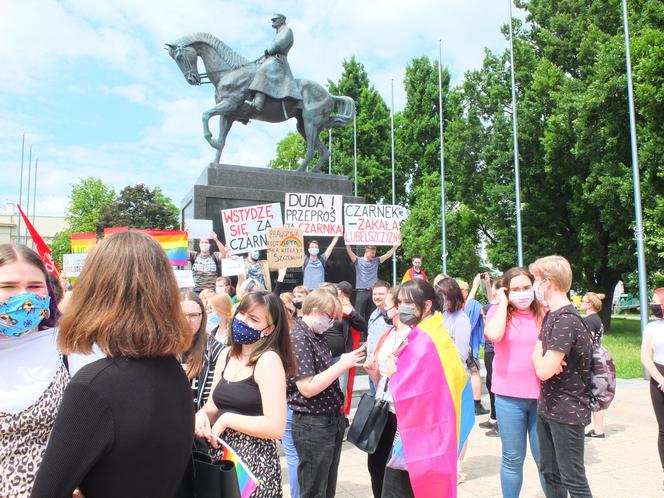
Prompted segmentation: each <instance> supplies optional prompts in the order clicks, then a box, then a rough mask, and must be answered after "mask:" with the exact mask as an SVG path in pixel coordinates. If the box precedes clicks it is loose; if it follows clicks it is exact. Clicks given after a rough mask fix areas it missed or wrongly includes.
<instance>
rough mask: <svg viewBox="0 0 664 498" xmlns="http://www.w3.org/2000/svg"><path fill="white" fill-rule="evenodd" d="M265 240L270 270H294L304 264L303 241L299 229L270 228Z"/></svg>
mask: <svg viewBox="0 0 664 498" xmlns="http://www.w3.org/2000/svg"><path fill="white" fill-rule="evenodd" d="M267 240H268V246H267V264H268V266H269V267H270V269H276V268H295V267H298V266H302V265H303V264H304V241H303V240H302V230H300V229H299V228H272V229H270V232H269V234H268V239H267Z"/></svg>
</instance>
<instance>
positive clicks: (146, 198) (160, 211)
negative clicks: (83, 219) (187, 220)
mask: <svg viewBox="0 0 664 498" xmlns="http://www.w3.org/2000/svg"><path fill="white" fill-rule="evenodd" d="M179 213H180V210H179V209H178V208H177V206H175V205H174V204H173V202H172V201H171V199H169V198H168V197H165V196H164V194H163V193H162V191H161V189H160V188H159V187H155V188H154V189H150V188H149V187H147V186H146V185H144V184H142V183H141V184H138V185H134V186H128V187H125V188H124V189H122V191H121V192H120V194H119V195H118V197H117V199H116V200H115V201H113V202H112V203H110V204H108V205H107V206H105V207H104V208H103V209H102V211H101V214H100V216H99V221H98V223H97V233H98V234H101V233H102V232H103V230H104V228H106V227H113V226H128V227H129V228H143V229H162V230H164V229H177V228H178V227H179V224H180V223H179V221H178V217H179Z"/></svg>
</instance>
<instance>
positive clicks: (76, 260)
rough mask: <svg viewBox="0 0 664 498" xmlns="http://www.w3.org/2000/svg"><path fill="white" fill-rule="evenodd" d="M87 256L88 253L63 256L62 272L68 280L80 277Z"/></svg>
mask: <svg viewBox="0 0 664 498" xmlns="http://www.w3.org/2000/svg"><path fill="white" fill-rule="evenodd" d="M87 256H88V253H87V252H83V253H76V254H63V255H62V266H63V268H62V271H63V272H64V274H65V275H66V276H67V278H69V277H78V276H79V275H80V274H81V270H82V269H83V266H84V265H85V258H87Z"/></svg>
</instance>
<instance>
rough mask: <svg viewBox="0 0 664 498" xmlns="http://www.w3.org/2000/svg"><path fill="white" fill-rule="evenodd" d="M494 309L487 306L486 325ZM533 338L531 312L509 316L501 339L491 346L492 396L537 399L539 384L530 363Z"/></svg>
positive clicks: (533, 325)
mask: <svg viewBox="0 0 664 498" xmlns="http://www.w3.org/2000/svg"><path fill="white" fill-rule="evenodd" d="M496 309H497V306H492V307H491V309H490V310H489V312H488V313H487V317H486V319H487V322H488V321H489V320H491V318H492V317H493V316H494V315H495V314H496ZM537 336H538V329H537V323H536V322H535V315H533V314H532V313H531V312H527V313H522V312H519V311H515V312H514V313H512V317H511V319H510V321H509V322H508V323H507V327H506V328H505V335H504V336H503V338H502V340H501V341H499V342H494V343H493V347H494V351H495V353H496V355H495V356H494V358H493V376H492V377H491V391H492V392H493V393H494V394H500V395H501V396H511V397H513V398H525V399H537V398H539V394H540V381H539V379H538V378H537V375H535V367H533V363H532V360H531V358H532V355H533V350H534V349H535V343H536V342H537Z"/></svg>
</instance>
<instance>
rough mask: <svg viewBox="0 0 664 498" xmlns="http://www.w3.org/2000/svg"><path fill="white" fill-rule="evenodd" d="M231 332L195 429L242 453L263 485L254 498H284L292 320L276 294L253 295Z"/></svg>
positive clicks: (213, 441)
mask: <svg viewBox="0 0 664 498" xmlns="http://www.w3.org/2000/svg"><path fill="white" fill-rule="evenodd" d="M231 329H232V333H231V336H230V347H228V348H226V349H224V351H223V352H222V354H221V355H220V357H219V361H218V362H217V367H216V368H215V372H214V380H213V382H212V395H211V396H210V398H209V399H208V401H207V403H205V405H203V407H202V408H201V409H200V410H199V411H198V413H196V425H195V428H194V431H195V434H196V436H198V437H206V438H207V439H208V440H209V441H210V443H211V444H212V446H213V447H215V448H217V447H218V446H219V444H218V441H217V436H221V437H223V439H224V440H225V441H226V442H227V443H228V444H229V446H230V447H231V448H233V449H234V450H235V451H236V452H237V453H238V455H239V456H240V458H242V459H243V460H244V462H245V463H246V464H247V466H248V467H249V469H250V470H251V471H252V472H253V473H254V475H256V477H257V478H258V481H259V483H258V487H257V488H256V490H255V491H254V493H253V494H252V495H251V496H252V498H262V497H265V498H267V497H269V498H273V497H278V496H282V491H281V467H280V464H279V454H278V452H277V445H276V442H275V440H276V439H280V438H281V437H282V436H283V434H284V429H285V427H286V377H287V376H291V375H293V374H294V372H295V360H294V357H293V352H292V349H291V340H290V331H289V319H288V316H287V315H286V311H285V309H284V306H283V304H282V303H281V300H280V299H279V297H278V296H276V295H275V294H273V293H271V292H266V291H256V292H250V293H249V294H247V295H246V296H245V297H244V298H243V299H242V301H241V302H240V304H239V305H238V308H237V310H236V313H235V316H234V318H233V323H232V327H231Z"/></svg>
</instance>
